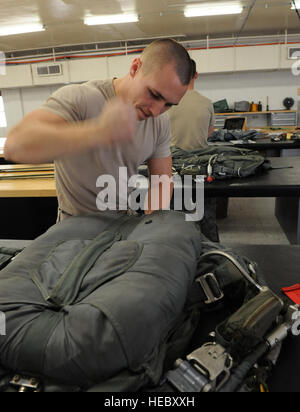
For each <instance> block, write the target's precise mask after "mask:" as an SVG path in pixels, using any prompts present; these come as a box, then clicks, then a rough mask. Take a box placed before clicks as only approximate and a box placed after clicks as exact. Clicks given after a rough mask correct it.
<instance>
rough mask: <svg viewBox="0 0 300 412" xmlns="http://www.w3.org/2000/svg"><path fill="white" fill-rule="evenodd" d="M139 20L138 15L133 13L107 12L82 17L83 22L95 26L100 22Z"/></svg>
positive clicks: (114, 22)
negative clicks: (100, 14)
mask: <svg viewBox="0 0 300 412" xmlns="http://www.w3.org/2000/svg"><path fill="white" fill-rule="evenodd" d="M137 21H139V16H138V15H137V14H134V13H123V14H108V15H103V16H90V17H86V18H85V19H84V24H87V25H88V26H97V25H100V24H120V23H135V22H137Z"/></svg>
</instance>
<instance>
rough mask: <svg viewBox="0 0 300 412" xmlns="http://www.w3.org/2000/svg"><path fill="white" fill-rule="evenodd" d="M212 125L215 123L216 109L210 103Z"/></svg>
mask: <svg viewBox="0 0 300 412" xmlns="http://www.w3.org/2000/svg"><path fill="white" fill-rule="evenodd" d="M209 111H210V125H209V126H210V127H211V126H214V125H215V109H214V106H213V104H212V103H211V105H210V110H209Z"/></svg>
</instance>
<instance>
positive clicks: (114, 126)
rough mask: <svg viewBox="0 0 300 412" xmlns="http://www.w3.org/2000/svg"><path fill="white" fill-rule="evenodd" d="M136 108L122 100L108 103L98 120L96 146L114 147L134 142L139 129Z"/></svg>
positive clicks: (117, 99) (95, 137)
mask: <svg viewBox="0 0 300 412" xmlns="http://www.w3.org/2000/svg"><path fill="white" fill-rule="evenodd" d="M137 120H138V119H137V114H136V110H135V108H134V106H133V105H132V104H131V103H129V102H127V101H125V100H123V99H120V98H115V99H113V100H111V101H110V102H109V103H107V104H106V105H105V107H104V109H103V111H102V112H101V115H100V116H99V117H98V119H97V120H96V133H95V136H93V139H94V142H95V145H96V146H113V145H117V144H122V143H126V142H130V141H132V139H133V138H134V135H135V133H136V129H137Z"/></svg>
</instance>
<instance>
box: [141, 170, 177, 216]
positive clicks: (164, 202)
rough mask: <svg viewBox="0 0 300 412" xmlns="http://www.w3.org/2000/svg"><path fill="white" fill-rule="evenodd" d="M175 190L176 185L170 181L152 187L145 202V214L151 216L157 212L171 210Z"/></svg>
mask: <svg viewBox="0 0 300 412" xmlns="http://www.w3.org/2000/svg"><path fill="white" fill-rule="evenodd" d="M168 179H169V178H168ZM173 190H174V184H173V182H172V181H171V180H170V179H169V181H168V182H167V181H166V182H164V183H159V184H158V185H157V184H154V185H153V184H152V185H150V187H149V189H148V193H147V197H146V201H145V214H146V215H149V214H151V213H153V212H154V211H155V210H164V209H167V210H168V209H170V203H171V200H172V197H173Z"/></svg>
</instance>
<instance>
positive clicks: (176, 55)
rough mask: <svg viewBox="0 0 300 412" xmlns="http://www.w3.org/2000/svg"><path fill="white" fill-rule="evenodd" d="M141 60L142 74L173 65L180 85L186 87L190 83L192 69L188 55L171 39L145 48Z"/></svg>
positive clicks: (159, 41) (183, 48)
mask: <svg viewBox="0 0 300 412" xmlns="http://www.w3.org/2000/svg"><path fill="white" fill-rule="evenodd" d="M141 59H142V61H143V72H144V73H148V72H149V71H151V70H153V68H161V67H162V66H164V65H166V64H170V63H173V64H174V66H175V70H176V73H177V75H178V77H179V79H180V81H181V83H182V85H184V86H186V85H188V84H189V83H190V81H191V75H192V70H193V68H192V60H191V58H190V55H189V53H188V51H187V50H186V48H185V47H183V46H182V45H181V44H180V43H178V42H177V41H175V40H173V39H161V40H156V41H154V42H153V43H151V44H150V45H149V46H147V47H146V49H145V50H144V52H143V54H142V56H141Z"/></svg>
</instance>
